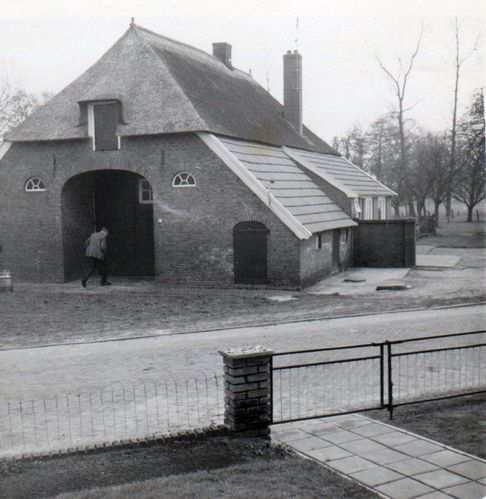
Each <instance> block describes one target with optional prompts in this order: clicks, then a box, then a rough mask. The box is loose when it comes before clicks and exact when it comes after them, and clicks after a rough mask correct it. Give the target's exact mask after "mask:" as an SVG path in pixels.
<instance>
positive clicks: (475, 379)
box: [392, 344, 486, 405]
mask: <svg viewBox="0 0 486 499" xmlns="http://www.w3.org/2000/svg"><path fill="white" fill-rule="evenodd" d="M392 357H393V367H392V368H393V401H394V405H400V404H402V403H407V402H413V401H420V400H428V399H430V398H438V397H441V398H442V397H448V396H454V395H466V394H468V393H470V392H471V393H473V392H476V391H482V390H486V344H481V345H479V344H478V345H465V346H460V347H451V348H444V349H435V350H434V349H432V350H425V351H417V352H403V353H397V354H393V356H392Z"/></svg>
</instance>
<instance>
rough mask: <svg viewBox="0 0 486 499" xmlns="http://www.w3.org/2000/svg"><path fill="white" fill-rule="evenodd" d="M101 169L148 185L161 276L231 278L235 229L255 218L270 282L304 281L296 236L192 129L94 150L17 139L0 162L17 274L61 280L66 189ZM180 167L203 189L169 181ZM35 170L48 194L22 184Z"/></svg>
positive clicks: (0, 213) (4, 214)
mask: <svg viewBox="0 0 486 499" xmlns="http://www.w3.org/2000/svg"><path fill="white" fill-rule="evenodd" d="M102 169H104V170H110V169H112V170H117V169H119V170H126V171H131V172H134V173H137V174H139V175H142V176H144V177H145V178H146V179H147V180H148V181H149V182H150V183H151V185H152V188H153V190H154V195H155V198H156V202H155V204H154V247H155V248H154V249H155V274H156V275H157V277H158V278H160V279H161V280H165V281H194V280H198V281H205V282H218V283H227V284H230V283H233V227H234V225H236V224H237V223H238V222H241V221H248V220H255V221H259V222H261V223H263V224H265V225H266V226H267V228H268V229H269V230H270V234H269V239H268V273H269V279H270V281H271V282H272V283H274V284H277V285H292V286H295V285H299V284H300V268H299V266H300V242H299V241H298V240H297V238H296V237H295V236H294V235H293V234H292V233H291V232H290V231H289V230H288V229H287V227H286V226H284V225H283V224H282V223H281V222H280V220H279V219H277V217H276V216H275V215H274V214H273V213H272V212H271V211H270V210H268V209H267V208H266V207H265V206H264V204H263V203H262V202H261V201H260V200H259V199H258V198H257V197H256V196H255V195H253V193H251V191H249V190H248V188H247V187H246V186H244V185H243V184H242V183H241V181H240V180H239V179H238V178H237V177H236V176H235V175H234V174H233V173H232V172H231V171H230V170H229V169H228V168H227V167H226V166H225V165H224V164H223V163H222V162H221V161H220V160H219V158H217V157H216V156H215V155H214V154H213V153H212V152H211V151H210V150H209V149H208V148H207V147H206V146H205V145H204V144H203V143H202V142H201V141H200V140H199V139H198V138H197V137H196V136H194V135H185V134H180V135H172V136H167V135H164V136H155V137H138V138H125V139H123V140H122V148H121V150H120V151H110V152H93V151H92V150H91V142H90V141H88V140H79V141H65V142H49V143H16V144H14V145H13V146H12V147H11V148H10V150H9V151H8V153H7V154H6V156H5V157H4V158H3V160H2V161H1V162H0V189H1V192H0V193H1V196H0V244H2V247H3V253H2V257H3V261H4V265H5V266H8V268H9V269H10V270H11V271H12V272H13V273H14V275H15V276H16V277H17V278H20V279H27V280H47V281H59V282H60V281H63V280H64V270H63V258H64V254H63V238H62V234H63V229H62V227H63V220H62V210H61V199H62V190H63V186H64V185H65V183H66V181H67V180H68V179H70V178H72V177H73V176H75V175H77V174H80V173H85V172H93V171H97V170H102ZM181 171H187V172H190V173H192V174H193V175H194V176H195V178H196V181H197V187H194V188H174V187H172V179H173V177H174V175H176V174H177V173H179V172H181ZM34 175H35V176H39V177H41V178H42V179H43V180H44V182H45V183H46V185H47V191H46V192H39V193H26V192H25V191H24V183H25V181H26V180H27V179H28V178H29V177H31V176H34ZM82 178H83V177H80V179H82ZM68 211H69V210H68ZM64 216H66V210H65V213H64ZM91 229H92V227H86V233H87V234H89V232H90V230H91ZM83 237H84V234H83Z"/></svg>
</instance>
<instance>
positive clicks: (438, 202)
mask: <svg viewBox="0 0 486 499" xmlns="http://www.w3.org/2000/svg"><path fill="white" fill-rule="evenodd" d="M440 205H441V203H440V201H436V200H435V199H434V217H435V221H436V223H437V224H438V223H439V207H440Z"/></svg>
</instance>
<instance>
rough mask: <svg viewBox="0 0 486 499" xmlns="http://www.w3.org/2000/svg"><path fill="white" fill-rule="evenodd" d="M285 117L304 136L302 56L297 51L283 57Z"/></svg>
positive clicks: (289, 52) (288, 52)
mask: <svg viewBox="0 0 486 499" xmlns="http://www.w3.org/2000/svg"><path fill="white" fill-rule="evenodd" d="M283 67H284V72H283V78H284V116H285V119H286V120H287V121H289V122H290V123H291V124H292V125H293V126H294V128H295V129H296V130H297V132H298V133H299V134H300V135H302V56H301V55H300V54H299V52H298V51H297V50H294V51H293V52H292V51H290V50H289V51H287V53H286V54H284V56H283Z"/></svg>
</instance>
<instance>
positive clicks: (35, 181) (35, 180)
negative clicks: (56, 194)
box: [24, 177, 46, 192]
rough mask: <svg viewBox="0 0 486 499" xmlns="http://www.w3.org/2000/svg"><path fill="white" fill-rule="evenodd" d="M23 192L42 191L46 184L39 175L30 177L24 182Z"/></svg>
mask: <svg viewBox="0 0 486 499" xmlns="http://www.w3.org/2000/svg"><path fill="white" fill-rule="evenodd" d="M24 188H25V192H43V191H45V190H46V184H44V182H43V181H42V180H41V179H40V178H39V177H31V178H29V179H28V180H27V182H25V186H24Z"/></svg>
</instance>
